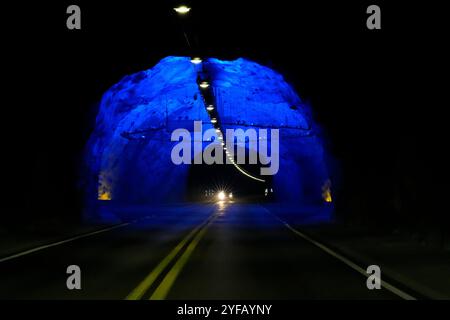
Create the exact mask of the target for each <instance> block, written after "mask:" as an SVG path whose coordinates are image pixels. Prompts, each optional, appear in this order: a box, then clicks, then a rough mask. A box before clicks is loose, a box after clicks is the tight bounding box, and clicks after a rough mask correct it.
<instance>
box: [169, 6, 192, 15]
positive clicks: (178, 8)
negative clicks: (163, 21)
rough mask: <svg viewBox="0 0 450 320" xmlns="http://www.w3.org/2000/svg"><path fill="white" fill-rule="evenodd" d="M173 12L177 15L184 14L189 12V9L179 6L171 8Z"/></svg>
mask: <svg viewBox="0 0 450 320" xmlns="http://www.w3.org/2000/svg"><path fill="white" fill-rule="evenodd" d="M173 10H175V11H176V12H177V13H179V14H186V13H188V12H189V11H191V8H189V7H187V6H179V7H176V8H173Z"/></svg>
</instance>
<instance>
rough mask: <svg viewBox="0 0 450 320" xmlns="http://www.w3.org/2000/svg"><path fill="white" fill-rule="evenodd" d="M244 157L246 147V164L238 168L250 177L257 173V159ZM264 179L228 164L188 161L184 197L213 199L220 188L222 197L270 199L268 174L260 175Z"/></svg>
mask: <svg viewBox="0 0 450 320" xmlns="http://www.w3.org/2000/svg"><path fill="white" fill-rule="evenodd" d="M248 159H249V157H248V150H246V161H245V163H246V164H241V165H239V166H240V168H241V169H243V170H244V171H245V172H247V173H249V174H250V175H252V176H254V177H258V176H260V169H261V167H262V165H261V163H257V164H249V161H248ZM264 180H265V182H261V181H257V180H255V179H254V178H251V177H249V176H247V175H245V174H244V173H242V172H240V171H239V170H238V169H237V168H236V167H235V166H234V165H232V164H212V165H209V164H205V163H203V164H199V165H190V167H189V171H188V175H187V182H186V191H185V199H186V201H216V200H218V198H217V196H218V194H219V193H220V192H224V193H225V195H226V199H228V200H233V201H239V202H242V201H245V202H256V201H267V200H273V199H274V196H273V187H272V177H271V176H264ZM271 190H272V191H271ZM230 194H231V196H230Z"/></svg>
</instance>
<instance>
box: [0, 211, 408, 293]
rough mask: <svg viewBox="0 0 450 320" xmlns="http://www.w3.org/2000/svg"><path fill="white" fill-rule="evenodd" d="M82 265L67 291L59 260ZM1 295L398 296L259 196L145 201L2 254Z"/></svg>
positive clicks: (67, 263) (0, 267)
mask: <svg viewBox="0 0 450 320" xmlns="http://www.w3.org/2000/svg"><path fill="white" fill-rule="evenodd" d="M69 265H78V266H79V267H80V268H81V286H82V288H81V290H68V289H67V287H66V280H67V277H68V274H66V268H67V267H68V266H69ZM0 299H399V297H398V296H396V295H394V294H393V293H391V292H389V291H388V290H386V289H384V288H382V289H381V290H368V289H367V287H366V277H365V276H364V275H362V274H360V273H358V272H356V271H355V270H354V269H352V268H350V267H349V266H348V265H346V264H345V263H343V262H342V261H340V260H339V259H336V258H335V257H333V256H332V255H330V254H329V253H327V252H325V251H324V250H322V249H321V248H319V247H317V246H315V245H313V244H311V243H310V242H308V241H306V240H304V239H303V238H302V237H300V236H299V235H298V234H296V233H295V232H293V230H291V229H289V228H288V227H286V225H284V224H283V223H282V222H280V221H279V220H278V219H277V218H276V216H274V215H273V214H271V213H270V212H269V211H268V210H267V209H266V208H265V207H263V206H261V205H258V204H244V203H221V204H218V203H216V204H198V205H196V204H195V205H194V204H189V205H184V206H174V207H166V208H164V209H158V210H151V211H149V212H148V217H147V218H146V219H142V220H139V221H136V222H134V223H131V224H129V225H127V226H124V227H121V228H116V229H113V230H110V231H107V232H103V233H99V234H95V235H92V236H89V237H85V238H81V239H77V240H74V241H70V242H67V243H63V244H60V245H57V246H54V247H50V248H47V249H44V250H40V251H37V252H34V253H30V254H26V255H23V256H20V257H17V258H14V259H11V260H8V261H3V262H1V263H0Z"/></svg>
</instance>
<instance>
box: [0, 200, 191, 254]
mask: <svg viewBox="0 0 450 320" xmlns="http://www.w3.org/2000/svg"><path fill="white" fill-rule="evenodd" d="M195 206H196V205H195V204H192V205H188V206H187V207H186V208H189V209H190V208H192V207H195ZM150 218H151V216H146V217H144V218H142V219H135V220H133V221H130V222H124V223H121V224H118V225H116V226H113V227H108V228H104V229H100V230H97V231H93V232H90V233H86V234H81V235H79V236H75V237H72V238H69V239H66V240H62V241H58V242H54V243H50V244H46V245H42V246H40V247H36V248H33V249H29V250H25V251H22V252H19V253H16V254H13V255H10V256H7V257H4V258H0V263H2V262H5V261H8V260H12V259H15V258H19V257H22V256H25V255H27V254H30V253H34V252H37V251H41V250H44V249H48V248H51V247H55V246H59V245H61V244H65V243H67V242H71V241H75V240H78V239H82V238H86V237H90V236H93V235H96V234H99V233H103V232H107V231H111V230H114V229H117V228H122V227H125V226H128V225H129V224H132V223H136V222H138V221H140V220H145V219H150Z"/></svg>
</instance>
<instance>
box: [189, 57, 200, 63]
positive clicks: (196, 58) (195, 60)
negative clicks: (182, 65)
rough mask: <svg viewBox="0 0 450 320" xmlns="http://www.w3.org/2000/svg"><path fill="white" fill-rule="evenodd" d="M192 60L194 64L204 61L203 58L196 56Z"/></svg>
mask: <svg viewBox="0 0 450 320" xmlns="http://www.w3.org/2000/svg"><path fill="white" fill-rule="evenodd" d="M191 62H192V63H193V64H199V63H202V59H200V58H199V57H195V58H192V59H191Z"/></svg>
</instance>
